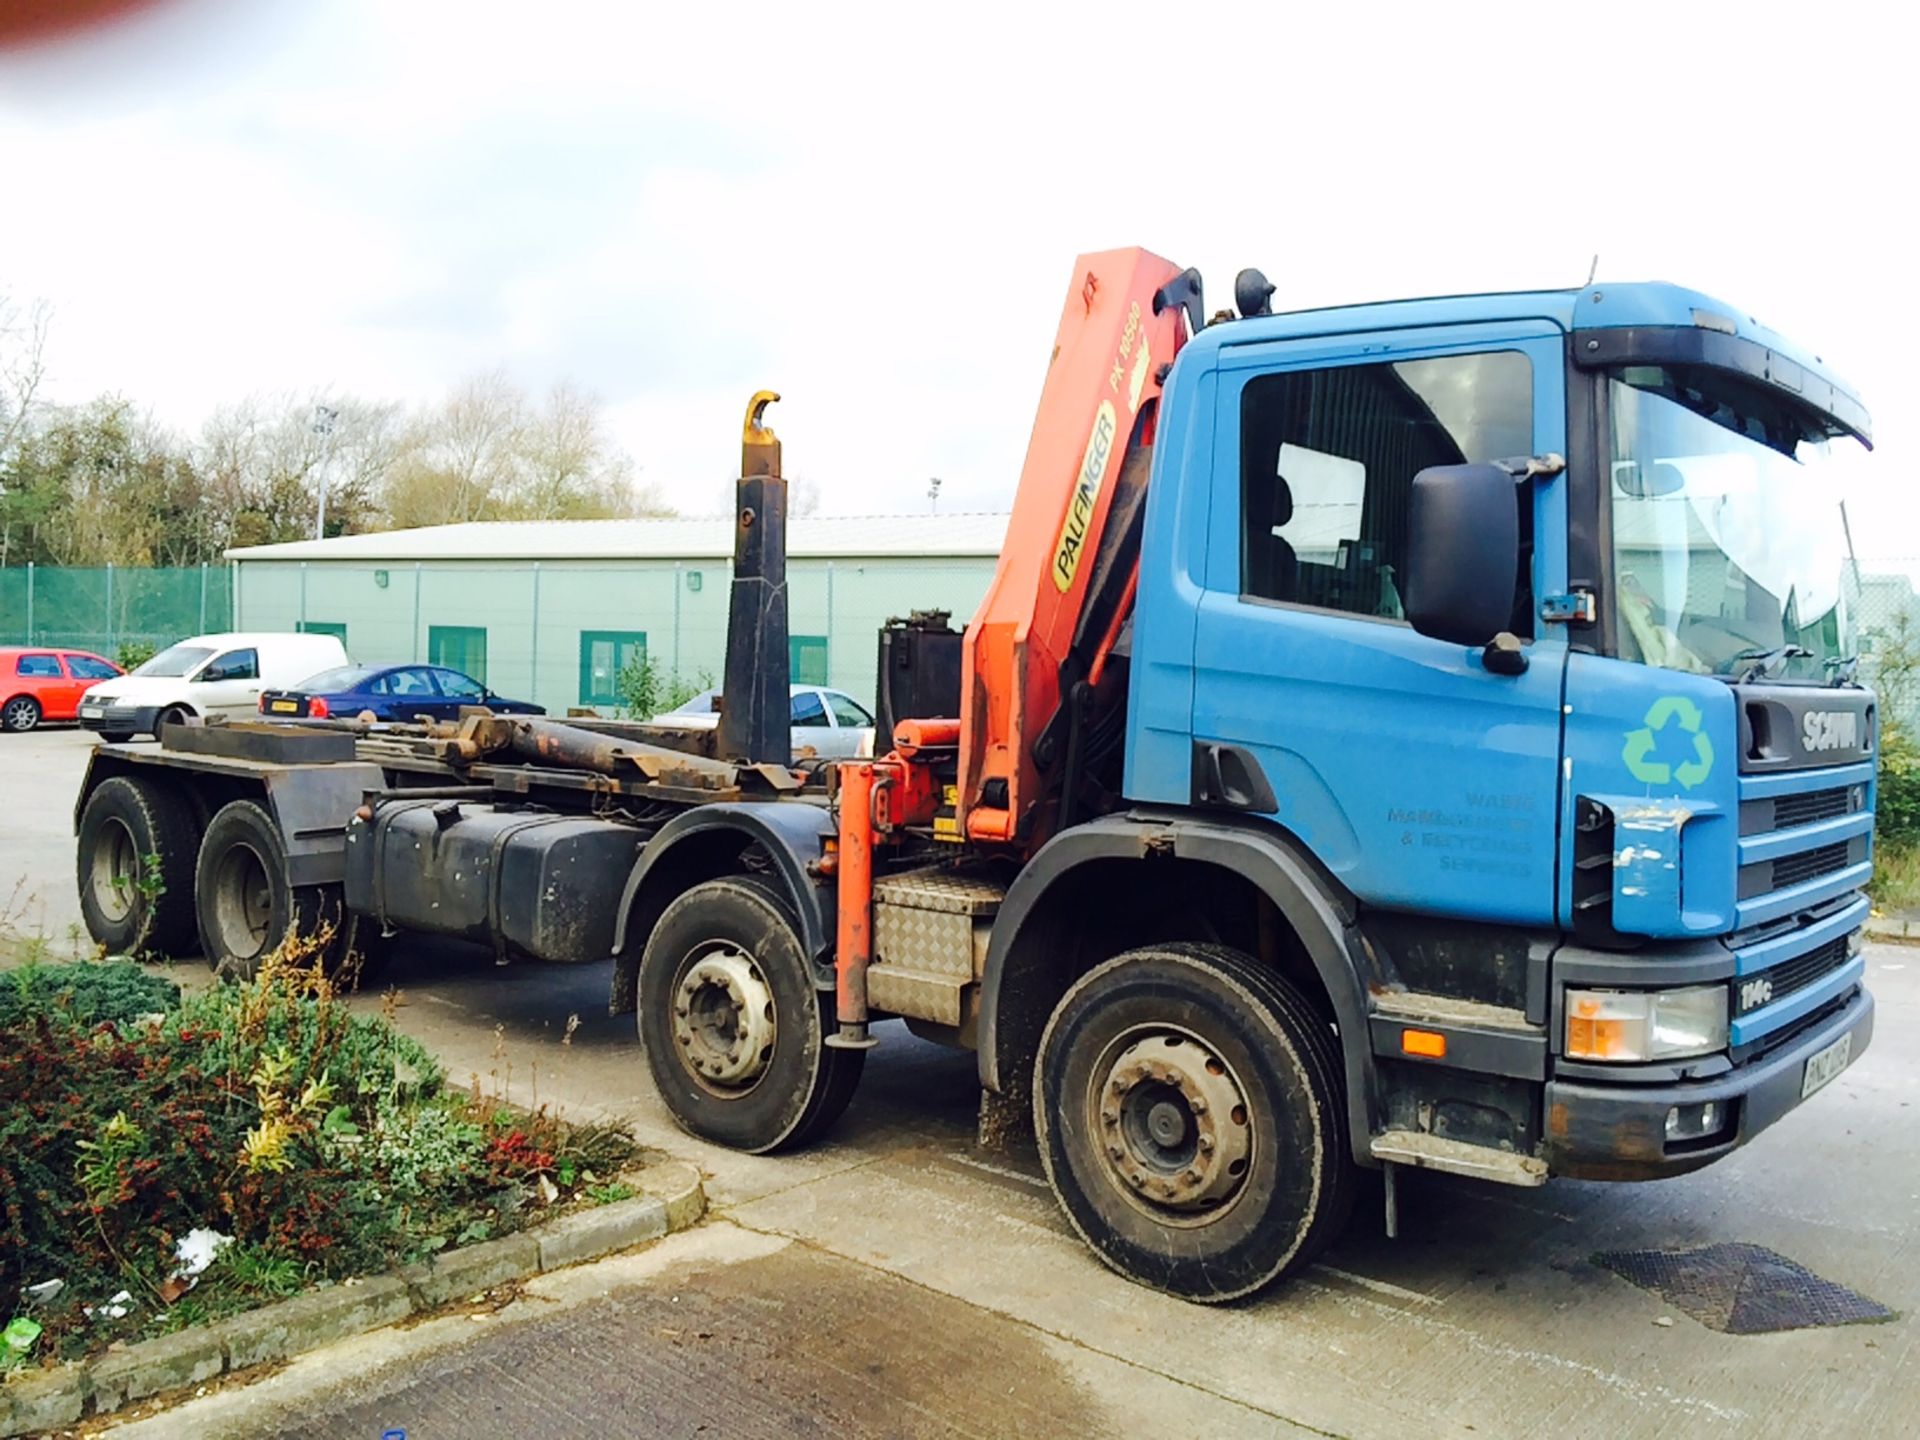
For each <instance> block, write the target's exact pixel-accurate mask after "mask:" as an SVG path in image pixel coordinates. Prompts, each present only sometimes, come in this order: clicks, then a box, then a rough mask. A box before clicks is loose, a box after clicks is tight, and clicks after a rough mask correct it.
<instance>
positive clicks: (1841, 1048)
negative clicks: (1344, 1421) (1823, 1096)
mask: <svg viewBox="0 0 1920 1440" xmlns="http://www.w3.org/2000/svg"><path fill="white" fill-rule="evenodd" d="M1852 1055H1853V1036H1851V1035H1842V1036H1841V1037H1840V1038H1839V1039H1838V1040H1836V1041H1834V1042H1833V1044H1831V1045H1829V1046H1827V1048H1826V1049H1824V1050H1822V1051H1821V1052H1820V1053H1819V1054H1818V1055H1813V1056H1810V1057H1809V1058H1808V1060H1807V1074H1806V1078H1805V1079H1803V1080H1802V1081H1801V1082H1800V1098H1801V1099H1802V1100H1804V1099H1806V1098H1807V1096H1809V1095H1811V1094H1813V1092H1814V1091H1816V1090H1818V1089H1819V1088H1820V1087H1821V1086H1822V1085H1824V1084H1826V1083H1827V1082H1828V1081H1829V1080H1831V1079H1833V1077H1834V1076H1836V1075H1838V1074H1839V1073H1840V1072H1841V1071H1842V1070H1844V1069H1846V1068H1847V1061H1848V1060H1849V1059H1850V1058H1851V1057H1852Z"/></svg>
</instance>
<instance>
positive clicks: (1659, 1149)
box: [1124, 284, 1876, 1183]
mask: <svg viewBox="0 0 1920 1440" xmlns="http://www.w3.org/2000/svg"><path fill="white" fill-rule="evenodd" d="M1867 439H1868V434H1867V417H1866V414H1865V411H1864V410H1863V409H1862V408H1861V407H1860V406H1859V404H1858V403H1857V402H1856V401H1854V400H1853V399H1852V397H1851V396H1850V395H1848V394H1847V392H1846V391H1845V390H1844V388H1843V387H1841V386H1840V385H1839V384H1838V383H1837V382H1836V381H1835V380H1834V379H1833V378H1832V377H1831V376H1830V375H1828V374H1827V373H1826V372H1825V370H1824V369H1823V368H1822V366H1821V364H1820V362H1819V361H1818V360H1816V359H1815V358H1814V357H1812V356H1810V355H1807V354H1805V353H1804V352H1800V351H1796V350H1795V349H1793V348H1792V347H1791V346H1789V345H1788V344H1787V343H1786V342H1785V341H1783V340H1782V339H1781V338H1780V337H1779V336H1777V335H1774V334H1773V333H1771V332H1769V331H1767V330H1765V329H1763V328H1761V327H1759V326H1757V325H1756V324H1755V323H1754V322H1752V321H1751V320H1749V319H1747V318H1746V317H1745V316H1744V315H1742V314H1741V313H1740V312H1738V311H1736V310H1734V309H1733V308H1732V307H1730V306H1728V305H1725V304H1723V303H1721V302H1719V301H1716V300H1714V299H1711V298H1710V297H1707V296H1704V295H1700V294H1697V293H1694V292H1691V291H1687V290H1683V289H1679V288H1677V287H1674V286H1670V285H1662V284H1641V285H1617V286H1616V285H1604V286H1591V287H1588V288H1584V289H1581V290H1577V291H1561V292H1546V293H1530V294H1511V295H1487V296H1467V297H1459V298H1449V299H1433V300H1420V301H1410V302H1401V303H1392V304H1379V305H1367V306H1360V307H1353V308H1346V309H1336V310H1321V311H1309V312H1301V313H1296V314H1288V315H1273V316H1268V315H1258V316H1253V317H1250V318H1246V319H1241V320H1236V321H1233V322H1232V323H1228V324H1216V325H1213V326H1209V327H1208V328H1206V329H1204V330H1202V331H1201V332H1200V333H1199V334H1198V335H1197V336H1195V337H1194V338H1193V340H1192V341H1191V342H1189V343H1188V344H1187V345H1186V346H1185V348H1184V349H1183V350H1182V351H1181V353H1180V356H1179V359H1178V361H1177V362H1176V364H1175V365H1174V367H1173V370H1172V372H1171V374H1170V375H1169V376H1168V378H1167V382H1166V390H1165V394H1164V396H1163V400H1162V405H1161V413H1160V420H1159V436H1158V441H1157V443H1156V445H1155V453H1154V457H1153V479H1152V483H1151V485H1150V487H1149V492H1148V500H1147V516H1146V525H1145V532H1144V539H1143V543H1142V549H1141V555H1142V559H1141V567H1140V581H1139V601H1138V605H1137V608H1136V612H1135V618H1134V634H1133V643H1132V672H1131V688H1130V694H1129V706H1128V719H1127V725H1128V730H1127V746H1126V762H1125V779H1124V793H1125V795H1126V797H1127V799H1128V801H1129V802H1130V803H1131V804H1133V805H1134V806H1136V807H1142V808H1143V809H1146V808H1150V807H1166V810H1167V813H1169V814H1172V813H1176V811H1177V812H1178V813H1182V814H1186V815H1196V814H1200V815H1206V814H1213V815H1222V816H1224V815H1232V816H1235V817H1237V818H1244V819H1245V820H1248V821H1251V822H1253V823H1254V824H1256V825H1258V826H1261V827H1269V828H1270V829H1271V830H1272V831H1273V832H1274V833H1275V834H1277V835H1278V836H1279V837H1281V838H1282V841H1283V843H1284V844H1285V845H1286V846H1287V847H1288V848H1289V849H1290V850H1291V851H1293V852H1295V854H1296V855H1297V857H1298V859H1299V861H1300V863H1301V864H1302V865H1303V866H1304V867H1306V868H1307V869H1308V870H1309V871H1310V872H1311V873H1312V875H1313V876H1314V877H1315V880H1316V882H1317V883H1319V884H1320V885H1321V886H1323V887H1324V890H1325V892H1326V893H1327V894H1328V895H1329V896H1331V897H1333V900H1334V903H1335V904H1336V906H1337V907H1338V908H1339V909H1341V910H1342V911H1343V912H1344V913H1345V915H1347V916H1350V929H1351V936H1350V939H1351V941H1352V945H1351V951H1352V953H1353V954H1354V955H1355V956H1356V957H1357V959H1358V963H1357V965H1356V967H1355V969H1356V971H1357V975H1358V979H1359V981H1360V986H1359V988H1360V991H1361V992H1362V993H1360V994H1357V995H1355V996H1354V997H1353V998H1354V1001H1355V1004H1356V1006H1357V1007H1358V1008H1359V1012H1360V1014H1359V1015H1354V1016H1350V1017H1347V1018H1350V1019H1358V1018H1360V1017H1361V1016H1364V1019H1365V1023H1366V1027H1367V1032H1368V1034H1369V1039H1370V1044H1369V1047H1368V1048H1369V1049H1370V1050H1371V1051H1372V1064H1371V1066H1368V1067H1363V1072H1365V1073H1355V1070H1354V1067H1353V1065H1352V1063H1351V1061H1352V1056H1351V1053H1350V1054H1349V1061H1350V1063H1349V1075H1350V1080H1352V1081H1353V1082H1354V1083H1355V1084H1356V1085H1358V1086H1360V1087H1362V1088H1361V1092H1360V1093H1361V1094H1362V1095H1364V1096H1370V1099H1368V1100H1367V1101H1366V1102H1365V1104H1366V1106H1367V1108H1369V1109H1371V1111H1372V1116H1371V1118H1370V1120H1369V1123H1368V1130H1369V1133H1368V1134H1367V1135H1365V1136H1362V1135H1359V1134H1356V1135H1355V1137H1354V1139H1355V1145H1356V1151H1357V1152H1358V1153H1360V1154H1362V1155H1366V1154H1367V1153H1368V1152H1369V1151H1370V1152H1371V1153H1372V1154H1373V1155H1375V1156H1377V1157H1379V1158H1382V1159H1388V1160H1393V1159H1399V1158H1403V1155H1404V1157H1405V1158H1406V1159H1407V1163H1440V1164H1441V1166H1442V1168H1450V1167H1449V1166H1448V1165H1447V1163H1446V1162H1447V1161H1448V1160H1449V1159H1451V1160H1452V1161H1455V1162H1458V1168H1465V1169H1469V1170H1471V1169H1472V1168H1473V1167H1475V1166H1480V1167H1482V1168H1488V1169H1504V1170H1506V1171H1508V1172H1509V1178H1515V1179H1517V1180H1519V1181H1520V1182H1521V1183H1525V1180H1526V1178H1527V1176H1528V1175H1529V1173H1530V1172H1531V1169H1532V1164H1531V1162H1532V1161H1533V1160H1535V1159H1536V1158H1537V1159H1538V1160H1540V1161H1544V1163H1545V1165H1546V1167H1547V1168H1548V1169H1549V1170H1550V1171H1551V1172H1552V1173H1562V1174H1574V1175H1593V1176H1607V1177H1642V1176H1651V1175H1659V1174H1668V1173H1674V1172H1676V1171H1680V1170H1685V1169H1690V1168H1694V1167H1696V1166H1698V1165H1701V1164H1704V1163H1706V1162H1707V1161H1709V1160H1711V1159H1712V1158H1714V1157H1715V1156H1716V1155H1719V1154H1722V1153H1724V1152H1725V1151H1726V1150H1728V1149H1730V1148H1732V1147H1733V1146H1735V1145H1737V1144H1738V1143H1740V1142H1741V1141H1742V1140H1744V1139H1746V1138H1749V1137H1750V1136H1751V1135H1752V1134H1754V1133H1755V1132H1757V1131H1758V1130H1759V1129H1761V1128H1762V1127H1764V1126H1765V1125H1766V1124H1768V1123H1770V1122H1771V1121H1772V1120H1774V1119H1775V1118H1777V1117H1778V1116H1779V1115H1780V1114H1782V1113H1783V1112H1784V1111H1785V1110H1786V1109H1788V1108H1790V1107H1791V1106H1792V1105H1794V1104H1797V1103H1798V1102H1799V1100H1800V1099H1801V1098H1802V1097H1803V1095H1806V1094H1811V1093H1812V1091H1813V1090H1815V1089H1817V1088H1818V1087H1819V1086H1820V1085H1821V1084H1823V1083H1825V1081H1826V1080H1828V1079H1830V1078H1831V1077H1832V1075H1834V1074H1837V1073H1838V1071H1839V1069H1840V1068H1842V1067H1843V1066H1844V1065H1845V1063H1846V1062H1847V1060H1848V1058H1850V1057H1854V1058H1857V1056H1858V1055H1859V1054H1860V1052H1861V1051H1862V1050H1863V1049H1864V1047H1865V1045H1866V1043H1867V1040H1868V1037H1869V1035H1870V1033H1871V1027H1872V999H1871V997H1870V996H1869V995H1868V994H1867V992H1866V991H1865V990H1864V989H1863V988H1862V986H1861V979H1862V975H1863V970H1864V960H1863V958H1862V957H1861V955H1860V953H1859V950H1860V943H1861V942H1860V927H1861V925H1862V923H1863V922H1864V920H1865V918H1866V915H1867V908H1868V904H1867V900H1866V898H1865V896H1864V894H1863V892H1862V888H1861V887H1862V886H1863V885H1864V884H1865V882H1866V879H1867V876H1868V874H1869V872H1870V869H1871V846H1872V828H1873V809H1874V759H1873V755H1874V733H1875V719H1876V716H1875V708H1874V697H1873V695H1872V693H1871V692H1870V691H1869V690H1867V689H1865V688H1863V687H1862V686H1860V685H1859V684H1858V683H1857V682H1856V680H1855V678H1854V664H1855V658H1854V657H1855V654H1856V651H1855V637H1854V629H1853V625H1854V617H1853V614H1852V602H1853V594H1852V590H1851V587H1852V585H1853V581H1854V577H1853V572H1852V569H1851V566H1850V563H1849V562H1850V552H1849V545H1848V539H1847V534H1846V528H1845V518H1844V514H1843V512H1842V509H1841V506H1840V501H1839V494H1838V491H1837V488H1836V486H1835V484H1834V482H1833V479H1832V475H1831V468H1832V466H1833V464H1834V459H1835V452H1836V451H1837V450H1839V449H1841V448H1843V447H1852V446H1855V445H1857V444H1859V443H1862V442H1865V441H1866V440H1867ZM1503 484H1504V487H1505V489H1506V491H1507V492H1508V493H1509V495H1510V499H1504V500H1503V498H1502V496H1501V493H1500V492H1501V489H1502V485H1503ZM1476 486H1478V487H1479V489H1480V490H1481V491H1484V493H1483V494H1480V495H1478V496H1477V497H1476V496H1475V495H1473V494H1470V493H1468V492H1470V491H1473V490H1474V488H1475V487H1476ZM1476 505H1477V506H1479V508H1478V509H1476ZM1503 505H1505V506H1507V507H1508V508H1509V509H1510V510H1511V514H1510V516H1507V517H1503V516H1502V515H1501V514H1500V513H1499V512H1500V510H1501V507H1502V506H1503ZM1423 610H1424V613H1422V612H1423ZM1476 612H1477V613H1476ZM1343 948H1347V947H1343ZM1331 988H1333V989H1334V991H1335V993H1336V994H1337V993H1338V984H1336V985H1335V986H1333V987H1331ZM1440 1140H1447V1141H1451V1142H1454V1143H1453V1144H1452V1145H1450V1146H1439V1145H1437V1144H1436V1142H1437V1141H1440ZM1466 1146H1473V1147H1475V1148H1476V1149H1478V1150H1480V1151H1482V1152H1485V1151H1488V1150H1491V1152H1493V1158H1491V1159H1489V1158H1488V1156H1487V1155H1486V1154H1485V1153H1482V1154H1479V1155H1475V1154H1472V1153H1469V1152H1468V1151H1467V1150H1466V1149H1465V1148H1464V1147H1466ZM1523 1157H1524V1158H1525V1159H1526V1160H1527V1161H1528V1162H1529V1163H1528V1164H1525V1165H1523V1164H1521V1163H1520V1161H1521V1160H1522V1158H1523Z"/></svg>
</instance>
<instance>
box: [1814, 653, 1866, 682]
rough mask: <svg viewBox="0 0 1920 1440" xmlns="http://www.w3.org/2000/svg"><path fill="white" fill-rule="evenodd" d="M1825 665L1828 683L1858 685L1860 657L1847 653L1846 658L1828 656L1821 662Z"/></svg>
mask: <svg viewBox="0 0 1920 1440" xmlns="http://www.w3.org/2000/svg"><path fill="white" fill-rule="evenodd" d="M1821 663H1822V664H1823V665H1825V666H1826V667H1827V684H1828V685H1858V684H1859V683H1860V657H1859V656H1858V655H1849V656H1847V658H1846V659H1844V660H1842V659H1839V658H1838V657H1837V656H1830V657H1829V658H1827V659H1826V660H1824V661H1822V662H1821Z"/></svg>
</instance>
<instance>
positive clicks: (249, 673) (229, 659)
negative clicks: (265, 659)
mask: <svg viewBox="0 0 1920 1440" xmlns="http://www.w3.org/2000/svg"><path fill="white" fill-rule="evenodd" d="M259 678H260V656H259V654H258V652H256V651H253V650H229V651H228V652H227V653H226V654H224V655H218V656H215V657H214V658H213V659H212V660H210V661H209V662H208V663H207V668H206V669H204V670H202V671H201V672H200V679H202V680H258V679H259Z"/></svg>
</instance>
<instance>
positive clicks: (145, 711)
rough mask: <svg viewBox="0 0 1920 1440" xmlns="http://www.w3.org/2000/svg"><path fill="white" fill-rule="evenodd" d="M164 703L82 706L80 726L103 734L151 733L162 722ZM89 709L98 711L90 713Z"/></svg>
mask: <svg viewBox="0 0 1920 1440" xmlns="http://www.w3.org/2000/svg"><path fill="white" fill-rule="evenodd" d="M165 708H166V707H165V706H162V705H108V706H104V707H102V706H98V705H87V704H82V705H81V706H80V728H81V729H83V730H97V731H99V732H100V733H101V734H103V735H123V734H125V735H151V734H153V733H154V729H153V727H154V726H155V725H157V724H158V723H159V722H160V712H161V711H162V710H163V709H165ZM89 711H93V712H96V713H92V714H89V713H88V712H89Z"/></svg>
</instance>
